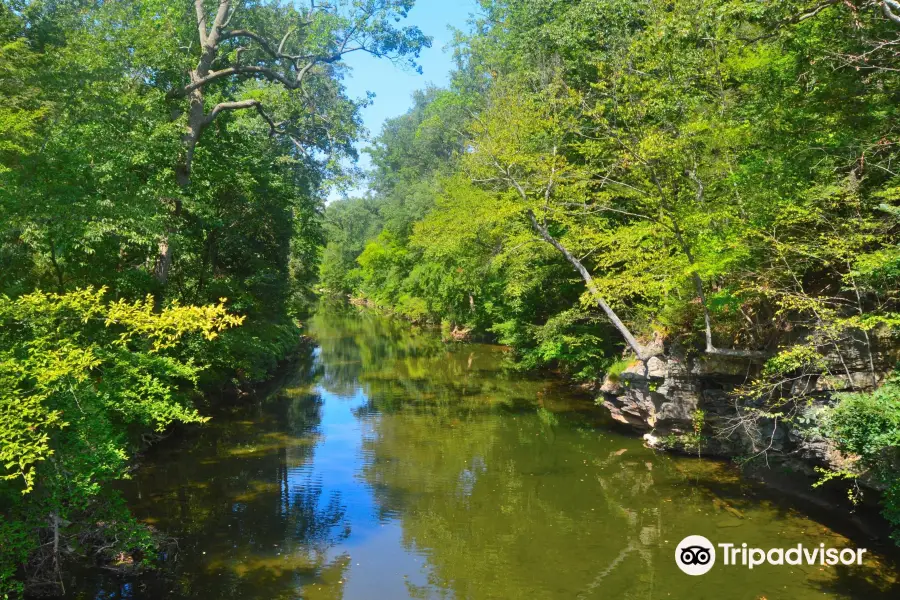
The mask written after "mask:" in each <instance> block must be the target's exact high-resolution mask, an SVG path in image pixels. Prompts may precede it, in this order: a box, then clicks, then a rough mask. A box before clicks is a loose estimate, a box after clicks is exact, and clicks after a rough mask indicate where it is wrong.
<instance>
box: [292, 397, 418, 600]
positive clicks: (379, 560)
mask: <svg viewBox="0 0 900 600" xmlns="http://www.w3.org/2000/svg"><path fill="white" fill-rule="evenodd" d="M315 393H316V394H317V395H320V396H321V398H322V400H323V402H322V406H321V409H320V417H321V420H320V422H319V424H318V427H316V432H317V433H318V434H319V436H320V437H319V438H318V443H317V444H316V446H315V450H314V452H315V455H314V459H313V460H311V461H309V460H306V459H305V457H304V459H303V460H301V461H298V462H299V464H297V465H296V466H294V464H293V463H292V461H291V456H290V449H288V457H287V460H288V472H287V483H288V488H289V490H290V493H289V494H288V498H291V497H294V496H295V495H296V494H297V493H298V492H299V493H302V490H304V489H306V490H308V489H309V488H310V487H314V488H317V489H318V490H320V491H321V493H320V495H319V500H318V502H319V503H320V504H322V503H327V502H328V501H329V499H331V498H337V499H339V502H340V505H341V507H342V509H343V520H342V521H341V523H339V524H336V525H335V526H334V529H335V531H333V532H332V536H328V537H329V538H330V539H333V538H335V537H337V538H340V537H343V539H342V541H340V542H339V543H337V544H335V545H333V546H331V547H330V548H328V549H327V550H326V562H332V561H334V560H337V559H339V558H340V557H342V556H347V555H349V557H350V565H349V567H348V568H347V570H346V571H345V573H346V582H345V584H344V590H343V591H344V594H343V598H344V599H345V600H353V599H356V598H359V599H371V598H405V597H407V596H408V594H409V592H408V587H407V586H408V585H412V586H416V587H419V588H423V587H425V588H427V587H428V570H427V566H426V564H425V560H424V558H423V557H422V556H419V555H417V554H415V553H411V552H409V551H407V550H406V549H404V547H403V543H402V539H401V537H402V529H401V526H400V522H399V521H398V520H397V519H394V518H385V517H384V516H383V515H382V513H381V512H380V511H379V509H378V506H377V504H376V501H375V498H374V496H373V493H372V489H371V488H370V487H369V486H368V485H367V484H366V483H365V482H364V481H362V480H361V478H360V476H359V466H360V462H363V463H364V462H365V461H366V458H367V457H365V456H364V454H363V449H362V442H363V440H364V439H367V438H370V437H371V436H372V428H373V426H374V424H373V419H375V418H377V417H376V416H374V415H368V416H366V417H364V418H360V417H359V414H358V411H359V409H360V408H363V407H364V406H366V405H368V403H369V400H368V398H367V397H366V395H365V393H364V391H363V388H362V387H356V388H355V390H353V394H352V395H338V394H333V393H331V392H329V391H328V390H326V389H325V388H324V387H323V386H321V385H320V386H316V389H315ZM324 508H325V507H324V506H319V510H323V509H324ZM341 533H344V534H346V535H345V536H342V535H341ZM298 541H302V540H298Z"/></svg>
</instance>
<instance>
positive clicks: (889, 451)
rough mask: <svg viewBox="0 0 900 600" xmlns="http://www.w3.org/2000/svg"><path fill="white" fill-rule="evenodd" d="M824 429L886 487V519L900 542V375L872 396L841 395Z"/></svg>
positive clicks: (870, 394)
mask: <svg viewBox="0 0 900 600" xmlns="http://www.w3.org/2000/svg"><path fill="white" fill-rule="evenodd" d="M824 429H825V431H826V435H828V437H830V438H831V439H833V440H834V441H835V442H836V443H837V445H838V448H839V449H840V450H841V451H842V452H845V453H847V454H850V455H855V456H858V457H859V460H860V461H861V463H862V466H863V468H865V469H869V470H870V471H871V472H872V474H873V475H874V476H875V477H876V478H878V479H879V480H880V481H881V483H882V484H883V485H884V487H885V491H884V492H883V505H884V516H885V517H886V518H887V519H888V521H890V522H891V523H892V524H893V525H894V526H895V527H897V528H898V529H897V530H896V531H895V532H894V539H896V540H897V541H898V542H900V375H898V374H896V373H895V374H894V375H893V376H892V377H891V378H889V379H888V381H887V382H886V383H885V384H884V385H883V386H882V387H881V388H879V389H878V390H876V391H874V392H872V393H868V394H865V393H854V394H841V395H839V397H838V403H837V405H836V406H835V407H834V408H833V409H832V410H831V411H830V412H829V414H828V415H827V417H826V424H825V428H824ZM858 474H859V473H858V472H857V473H855V474H854V475H856V476H858Z"/></svg>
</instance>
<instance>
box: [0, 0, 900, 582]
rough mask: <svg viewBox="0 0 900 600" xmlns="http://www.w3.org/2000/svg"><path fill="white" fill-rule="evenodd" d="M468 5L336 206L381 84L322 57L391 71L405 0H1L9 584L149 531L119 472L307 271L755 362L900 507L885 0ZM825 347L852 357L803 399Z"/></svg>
mask: <svg viewBox="0 0 900 600" xmlns="http://www.w3.org/2000/svg"><path fill="white" fill-rule="evenodd" d="M480 4H481V7H480V12H479V13H478V14H477V15H474V16H473V21H472V23H471V28H470V30H469V31H467V32H457V34H456V41H455V44H454V48H453V51H454V52H455V58H456V64H457V67H456V69H455V71H454V72H453V74H452V81H451V83H450V85H449V86H447V87H446V88H436V87H429V88H427V89H423V90H422V91H421V92H419V93H417V94H416V95H415V97H414V99H413V107H412V108H411V109H410V110H409V112H407V113H406V114H404V115H402V116H400V117H397V118H394V119H392V120H389V121H388V122H387V124H386V125H385V127H384V129H383V130H382V131H381V132H380V133H379V134H378V135H377V136H376V138H375V140H374V143H373V144H372V146H371V147H370V148H369V150H368V151H369V152H370V155H371V161H372V165H373V168H372V171H371V173H369V175H368V188H369V190H370V192H369V193H367V194H366V195H365V196H364V197H360V198H345V199H343V200H338V201H335V202H331V203H329V204H328V205H327V207H326V206H325V201H324V199H325V198H326V197H327V194H328V190H329V189H332V188H333V187H334V186H338V187H340V186H344V187H345V188H346V187H348V186H350V187H351V188H352V185H350V184H351V183H352V175H353V173H352V171H353V168H352V166H350V167H348V165H352V164H353V161H354V160H355V159H356V158H357V156H356V154H357V151H356V149H355V146H354V143H355V142H357V141H358V140H359V139H361V137H362V136H363V135H364V132H363V127H362V122H361V118H360V109H361V108H362V107H363V106H365V104H366V102H368V101H369V99H368V98H362V99H354V98H351V97H349V96H348V94H347V93H346V91H345V88H344V85H343V83H342V81H343V78H344V77H345V76H346V72H347V69H346V65H345V62H344V57H345V56H346V55H347V54H349V53H352V52H359V53H362V52H365V53H369V54H371V55H374V56H376V57H381V58H384V59H385V60H392V61H395V62H402V63H406V64H408V65H409V66H410V68H413V69H415V68H416V63H415V60H416V58H417V57H418V54H419V52H420V50H421V49H423V48H425V47H428V46H429V45H430V38H429V37H428V36H426V35H425V33H423V32H422V31H420V30H419V29H418V28H417V27H413V26H404V22H403V19H404V18H405V17H406V16H407V13H408V11H409V10H410V9H411V8H412V5H413V0H355V1H353V2H335V3H325V2H320V3H316V2H311V3H309V4H306V3H299V2H298V3H280V2H269V1H247V2H240V1H238V0H195V1H194V2H188V1H187V0H181V1H176V0H140V1H125V0H113V1H99V0H3V1H2V4H0V100H2V101H0V217H2V218H0V384H2V385H0V466H2V470H0V514H2V515H3V519H2V521H0V540H3V544H2V545H0V595H4V594H14V593H16V592H18V591H21V589H22V586H23V583H22V582H23V581H28V582H29V584H30V585H31V586H33V589H35V590H40V589H41V586H42V585H45V586H49V587H50V588H53V589H55V586H56V585H57V579H58V573H59V572H60V569H61V568H62V567H61V562H62V561H64V560H70V559H72V558H76V557H79V556H91V557H93V558H102V559H104V560H108V561H115V560H117V559H118V560H125V559H126V558H127V559H128V560H132V558H133V557H141V556H144V557H146V558H147V560H149V557H151V556H152V549H153V548H154V546H155V544H156V541H157V540H156V538H155V537H154V535H153V534H152V533H151V532H150V531H149V530H147V529H146V528H144V527H141V526H139V525H138V524H137V523H135V522H134V521H133V520H132V519H131V518H130V517H129V515H128V510H127V507H126V506H125V505H124V503H123V502H122V501H121V499H120V498H119V496H118V495H117V494H116V492H115V491H114V488H113V485H112V483H113V482H114V481H115V480H118V479H121V478H125V477H128V475H129V472H130V469H131V468H132V462H131V458H132V457H133V455H134V453H135V452H136V451H137V450H139V449H141V448H144V447H146V446H147V445H148V444H152V443H154V442H156V441H158V440H159V439H161V438H162V437H163V436H164V435H165V433H166V432H167V431H170V430H171V427H172V426H173V425H175V424H178V423H199V422H203V421H204V419H205V417H204V416H203V414H204V411H203V409H204V406H206V403H207V402H208V400H207V399H206V398H208V394H209V393H210V392H222V391H223V390H235V389H246V388H247V387H248V386H251V385H253V384H254V383H257V382H261V381H264V380H265V379H267V378H268V377H269V376H270V375H271V374H272V373H273V372H274V371H275V369H276V367H277V366H278V364H279V363H280V362H281V361H283V360H285V359H286V358H288V357H290V355H291V354H292V352H293V350H294V349H295V348H296V345H297V344H298V340H299V339H300V331H301V329H300V327H299V325H298V322H299V320H302V319H303V318H304V317H305V316H306V315H307V314H308V313H309V311H310V310H311V307H312V305H313V303H314V301H315V299H316V296H317V295H327V296H341V297H344V298H347V297H349V298H350V299H351V300H352V301H353V302H355V303H360V304H367V305H370V306H373V307H375V308H377V309H379V310H383V311H386V312H390V313H392V314H395V315H398V316H401V317H404V318H407V319H410V320H413V321H418V322H428V323H434V324H441V325H442V327H443V328H444V330H445V333H446V334H447V336H448V337H456V338H464V337H465V336H467V335H469V336H475V335H477V336H480V337H483V338H489V339H492V340H494V341H497V342H499V343H501V344H504V345H507V346H509V347H511V348H512V350H513V353H514V355H515V358H516V366H517V368H522V369H534V368H552V369H556V370H559V371H561V372H564V373H565V374H567V375H568V376H569V377H572V378H574V379H578V380H585V381H598V380H602V379H603V378H604V376H606V375H607V374H609V373H615V372H617V371H619V370H621V369H622V368H624V365H628V364H630V363H631V362H633V361H635V360H637V361H643V363H644V364H646V363H647V361H648V360H650V359H652V358H653V357H656V356H659V355H662V354H674V355H684V356H717V357H726V358H733V359H741V360H745V361H747V362H749V363H753V364H757V365H759V369H758V374H759V375H758V377H757V378H756V379H754V380H753V381H751V382H749V383H748V385H747V386H746V389H745V390H744V391H743V392H742V394H743V395H742V396H741V397H740V398H739V399H738V402H742V403H743V407H744V411H745V413H744V414H747V415H749V416H748V418H754V417H760V418H762V417H768V418H771V417H773V416H774V417H775V418H780V419H796V420H798V422H799V421H800V420H804V421H803V422H804V423H806V426H807V427H810V428H812V429H814V430H815V431H816V432H817V433H819V434H821V435H824V436H826V437H827V438H829V439H830V440H832V441H833V443H834V444H835V445H836V447H837V448H838V449H840V450H841V451H842V452H844V453H846V454H847V455H852V456H855V457H858V460H856V461H855V462H854V463H853V464H854V465H855V466H854V468H853V469H852V470H847V471H840V472H833V473H828V474H826V475H825V477H832V478H833V477H840V478H855V477H859V476H861V475H865V476H866V477H868V478H870V479H871V480H874V481H877V482H878V485H879V486H880V487H881V489H882V490H883V504H884V511H885V515H886V516H887V518H888V519H889V520H891V521H892V522H894V523H895V524H897V525H898V526H900V477H898V472H900V467H898V465H900V454H898V448H900V378H898V376H896V375H892V374H891V373H892V369H894V368H896V362H897V360H898V353H897V349H898V344H897V341H896V334H897V330H898V328H900V312H898V297H897V293H898V289H900V177H898V175H897V169H898V168H900V167H898V165H897V164H896V163H895V162H894V159H895V158H900V130H898V122H900V121H898V113H900V68H898V65H900V3H897V2H895V1H894V0H821V1H818V2H816V1H814V0H788V1H778V0H716V1H712V0H680V1H677V2H673V1H671V0H649V1H647V0H642V1H638V0H574V1H572V0H481V2H480ZM847 349H854V351H858V352H861V353H862V355H863V356H865V358H866V360H867V361H868V364H869V366H870V375H871V377H870V378H868V379H865V378H864V379H865V380H859V378H856V377H852V376H851V374H850V372H849V371H847V372H846V375H845V374H844V373H842V372H841V371H840V368H839V365H840V362H841V360H842V358H841V357H842V356H843V353H844V352H846V351H847ZM836 361H837V362H836ZM836 364H837V365H838V367H835V365H836ZM819 376H830V377H838V378H840V377H844V376H846V382H845V383H846V386H845V387H844V391H843V392H842V393H840V394H836V395H835V396H834V400H835V402H834V403H833V405H832V406H831V407H829V409H828V410H827V411H820V412H817V413H815V415H810V413H808V412H804V411H803V406H804V402H805V401H806V400H805V399H806V398H807V397H808V396H811V395H812V394H813V393H814V392H815V391H816V389H815V386H804V385H799V386H798V385H797V383H798V382H800V383H803V382H809V381H812V380H813V379H811V378H814V377H819ZM876 385H877V386H878V387H877V389H874V388H875V387H876ZM204 393H206V394H207V395H204ZM898 539H900V538H898Z"/></svg>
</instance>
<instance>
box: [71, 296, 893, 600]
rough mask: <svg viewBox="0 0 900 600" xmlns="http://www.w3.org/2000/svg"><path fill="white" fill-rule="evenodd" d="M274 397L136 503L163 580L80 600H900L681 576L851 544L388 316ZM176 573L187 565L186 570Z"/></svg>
mask: <svg viewBox="0 0 900 600" xmlns="http://www.w3.org/2000/svg"><path fill="white" fill-rule="evenodd" d="M310 330H311V333H312V334H313V335H314V336H315V337H316V339H317V341H318V343H319V348H318V349H317V350H316V351H315V352H314V353H312V354H311V355H310V356H309V357H307V359H306V360H305V361H301V364H300V365H299V366H298V367H297V368H296V369H295V370H294V372H293V373H292V375H291V376H290V377H289V378H288V379H287V380H286V381H284V382H283V383H282V384H281V385H280V386H279V388H278V391H277V392H275V393H273V394H271V395H269V396H268V397H267V398H265V399H264V400H262V401H259V402H257V403H254V404H252V405H245V406H242V407H240V408H236V409H234V410H231V411H228V412H225V413H223V414H219V415H217V416H216V418H215V419H214V420H213V422H212V423H210V425H209V426H207V427H205V428H203V429H201V430H200V431H199V433H198V434H196V435H195V436H193V437H189V438H188V439H185V440H183V442H182V443H180V444H170V445H168V446H165V447H161V448H160V449H159V451H158V452H157V453H155V454H154V455H152V456H150V457H148V459H147V461H146V464H145V465H144V466H143V467H142V469H141V470H140V471H139V472H138V473H137V477H136V479H135V480H134V482H132V484H131V486H130V487H129V489H128V490H127V494H128V496H129V500H130V503H131V505H132V507H133V509H134V510H135V512H136V513H137V514H138V515H139V516H140V517H141V518H142V519H144V520H145V521H146V522H148V523H152V524H153V525H154V526H155V527H157V528H159V529H160V530H161V531H165V532H168V533H170V534H172V535H173V536H176V537H177V545H175V544H173V545H172V548H171V554H177V560H174V561H173V560H170V561H168V562H169V563H170V564H172V565H174V566H172V567H170V568H168V569H166V570H164V571H162V572H161V573H158V574H152V575H145V576H142V577H132V578H130V579H126V580H121V579H116V578H115V577H113V576H111V575H107V574H104V573H103V572H102V571H101V572H99V573H97V572H94V573H90V574H86V575H85V574H82V575H79V576H78V577H77V578H76V579H75V580H74V581H71V582H70V583H69V585H67V588H68V589H78V590H80V592H78V594H77V595H78V596H79V597H82V598H210V599H213V598H248V599H254V598H260V599H262V598H266V599H269V598H310V599H315V598H345V599H348V600H350V599H387V600H393V599H395V598H459V599H462V598H472V599H479V598H504V599H505V598H529V599H532V598H548V599H549V598H553V599H556V598H586V599H587V598H642V599H644V598H690V599H691V600H695V599H699V598H726V599H727V598H760V597H765V598H770V599H774V598H798V599H802V598H813V597H815V598H823V597H826V598H858V597H866V598H896V597H897V594H898V589H900V588H898V587H897V586H896V571H895V570H894V568H893V567H892V566H891V564H890V563H889V562H888V561H887V559H884V558H881V557H879V556H877V555H875V556H873V558H872V559H870V560H869V561H867V564H866V565H865V566H864V567H863V568H859V569H832V568H824V569H819V568H817V567H806V566H804V567H761V568H758V569H755V570H754V571H747V570H745V569H728V570H721V569H714V570H713V571H711V572H710V573H709V574H707V575H705V576H703V577H698V578H691V577H688V576H685V575H683V574H682V573H681V572H680V571H678V570H677V567H676V566H675V564H674V560H673V554H674V548H675V545H677V543H678V542H679V541H680V540H681V539H682V538H683V537H685V536H686V535H688V534H701V535H705V536H707V537H709V538H710V539H713V540H718V541H733V542H737V543H741V542H747V543H748V544H750V545H756V546H761V547H771V546H774V545H779V544H783V545H785V546H787V545H796V544H797V543H799V542H802V543H804V544H806V545H808V546H817V545H818V544H819V543H820V542H825V543H826V544H828V545H833V546H841V545H849V544H851V542H850V541H849V540H847V539H845V538H843V537H842V536H841V535H840V534H839V533H837V532H836V531H833V530H832V529H829V528H828V527H826V526H824V525H823V524H821V523H820V522H817V521H815V520H814V519H812V518H810V517H808V516H806V515H804V514H802V512H800V511H799V510H798V509H797V508H796V507H793V506H792V505H791V504H789V503H786V502H784V501H782V500H781V499H779V498H777V497H771V496H770V495H767V494H766V493H765V492H764V491H762V490H759V489H758V488H756V487H754V486H751V485H749V484H747V483H746V482H745V481H743V480H741V479H740V478H739V477H738V475H737V474H736V473H735V472H734V471H733V470H732V469H731V468H730V467H728V466H727V465H723V464H721V463H715V462H709V461H697V460H691V459H675V458H672V457H668V456H663V455H656V454H653V453H651V452H650V451H648V450H646V449H644V448H643V447H642V446H641V444H640V443H639V441H637V440H634V439H631V438H627V437H622V436H620V435H618V434H615V433H613V432H612V431H611V430H609V429H608V428H605V427H603V426H602V424H603V416H602V415H600V414H598V413H597V412H596V411H595V410H594V409H593V408H592V407H591V405H590V403H589V402H586V401H585V400H583V399H579V398H576V397H573V396H572V395H571V394H570V393H567V392H566V391H565V390H564V389H562V388H561V387H560V386H559V385H558V384H556V383H554V382H549V381H545V380H540V379H530V378H524V377H522V376H519V375H511V374H507V373H504V372H502V371H501V370H500V369H499V365H500V362H501V359H502V351H501V350H500V349H498V348H495V347H489V346H481V345H466V346H448V345H445V344H442V343H441V342H440V340H439V339H438V337H437V336H435V335H434V334H433V333H431V332H429V331H426V330H421V329H415V328H409V327H408V326H406V325H403V324H400V323H396V322H391V321H388V320H385V319H381V318H378V317H375V316H372V315H363V316H359V315H357V314H356V313H347V312H330V311H322V312H320V313H319V315H317V317H316V318H315V319H314V320H313V321H312V322H311V323H310ZM170 558H174V557H170Z"/></svg>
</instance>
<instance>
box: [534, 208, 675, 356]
mask: <svg viewBox="0 0 900 600" xmlns="http://www.w3.org/2000/svg"><path fill="white" fill-rule="evenodd" d="M528 218H529V219H530V220H531V226H532V227H533V228H534V230H535V231H536V232H537V233H538V234H539V235H540V236H541V237H542V238H543V239H544V241H546V242H547V243H548V244H550V245H551V246H553V247H554V248H556V249H557V250H559V252H560V253H561V254H562V255H563V256H565V257H566V260H567V261H569V263H571V265H572V266H573V267H575V270H576V271H578V273H579V274H581V277H582V279H584V283H585V285H586V286H587V289H588V291H589V292H590V293H591V297H592V298H593V299H594V301H595V302H596V303H597V306H599V307H600V309H601V310H602V311H603V312H604V313H606V316H607V317H608V318H609V320H610V321H611V322H612V324H613V326H614V327H615V328H616V329H617V330H618V331H619V333H620V334H621V335H622V337H623V338H625V342H626V343H627V344H628V345H629V346H630V347H631V349H632V350H634V353H635V354H637V357H638V358H639V359H640V360H642V361H644V362H646V361H647V360H649V359H650V358H652V357H653V356H656V355H658V354H661V353H662V348H652V347H646V346H644V345H642V344H641V343H640V342H638V341H637V339H636V338H635V337H634V335H633V334H632V333H631V331H630V330H629V329H628V326H626V325H625V323H623V322H622V319H620V318H619V315H617V314H616V312H615V311H614V310H613V309H612V307H611V306H610V305H609V304H608V303H607V302H606V300H604V299H603V298H602V297H601V296H600V291H599V290H598V289H597V286H596V284H594V278H593V277H592V276H591V274H590V272H588V270H587V268H585V266H584V265H583V264H582V263H581V261H580V260H578V259H577V258H576V257H575V256H574V255H573V254H572V253H571V252H569V251H568V249H566V247H565V246H563V245H562V244H561V243H559V240H557V239H556V238H554V237H553V236H551V235H550V232H549V231H548V230H547V228H546V227H544V226H543V225H541V224H540V223H539V222H538V220H537V219H536V218H535V216H534V213H533V212H532V211H531V210H529V211H528Z"/></svg>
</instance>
